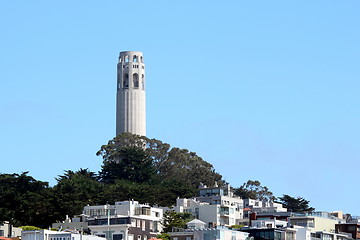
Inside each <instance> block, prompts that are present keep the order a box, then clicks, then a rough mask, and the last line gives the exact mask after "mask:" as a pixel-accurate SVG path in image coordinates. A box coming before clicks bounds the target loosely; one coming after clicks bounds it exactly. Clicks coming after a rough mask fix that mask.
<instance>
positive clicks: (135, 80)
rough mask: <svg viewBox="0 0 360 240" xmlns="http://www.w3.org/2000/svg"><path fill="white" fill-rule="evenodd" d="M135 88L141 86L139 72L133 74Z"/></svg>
mask: <svg viewBox="0 0 360 240" xmlns="http://www.w3.org/2000/svg"><path fill="white" fill-rule="evenodd" d="M133 82H134V88H139V74H137V73H134V74H133Z"/></svg>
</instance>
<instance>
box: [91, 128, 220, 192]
mask: <svg viewBox="0 0 360 240" xmlns="http://www.w3.org/2000/svg"><path fill="white" fill-rule="evenodd" d="M128 147H138V148H141V149H144V151H145V152H146V154H147V155H148V156H149V158H150V159H151V160H152V164H153V167H154V170H155V172H156V174H157V175H158V176H159V177H160V179H162V180H178V181H180V182H182V183H184V184H189V185H192V186H194V187H198V186H199V184H200V182H202V183H204V184H207V185H212V184H214V182H215V181H218V182H222V181H221V179H222V176H221V175H220V174H218V173H216V172H215V170H214V168H213V166H212V165H211V164H210V163H208V162H206V161H204V160H203V159H202V158H201V157H199V156H197V155H196V153H194V152H189V151H188V150H186V149H180V148H171V147H170V145H169V144H167V143H163V142H161V141H159V140H156V139H149V138H146V137H144V136H138V135H133V134H131V133H123V134H120V135H119V136H117V137H115V138H114V139H112V140H110V141H109V142H108V144H107V145H103V146H102V147H101V149H100V150H99V151H98V152H97V155H101V156H102V157H103V159H104V166H105V163H106V162H119V163H120V162H121V160H122V158H123V157H124V156H123V149H126V148H128Z"/></svg>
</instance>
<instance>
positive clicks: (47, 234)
mask: <svg viewBox="0 0 360 240" xmlns="http://www.w3.org/2000/svg"><path fill="white" fill-rule="evenodd" d="M21 240H106V239H105V238H102V237H98V236H94V235H82V234H79V233H75V232H66V231H62V232H57V231H50V230H33V231H22V232H21Z"/></svg>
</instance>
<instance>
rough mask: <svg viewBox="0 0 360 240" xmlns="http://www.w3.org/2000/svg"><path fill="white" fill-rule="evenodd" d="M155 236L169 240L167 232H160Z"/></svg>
mask: <svg viewBox="0 0 360 240" xmlns="http://www.w3.org/2000/svg"><path fill="white" fill-rule="evenodd" d="M156 238H158V239H162V240H170V234H168V233H161V234H159V235H157V236H156Z"/></svg>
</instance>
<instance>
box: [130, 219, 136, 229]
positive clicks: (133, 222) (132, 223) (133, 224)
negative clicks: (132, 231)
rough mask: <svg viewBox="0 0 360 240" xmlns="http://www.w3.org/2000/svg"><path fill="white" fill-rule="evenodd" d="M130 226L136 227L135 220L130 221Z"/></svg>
mask: <svg viewBox="0 0 360 240" xmlns="http://www.w3.org/2000/svg"><path fill="white" fill-rule="evenodd" d="M131 226H132V227H136V220H135V219H131Z"/></svg>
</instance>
